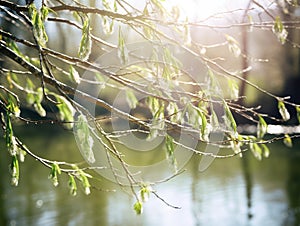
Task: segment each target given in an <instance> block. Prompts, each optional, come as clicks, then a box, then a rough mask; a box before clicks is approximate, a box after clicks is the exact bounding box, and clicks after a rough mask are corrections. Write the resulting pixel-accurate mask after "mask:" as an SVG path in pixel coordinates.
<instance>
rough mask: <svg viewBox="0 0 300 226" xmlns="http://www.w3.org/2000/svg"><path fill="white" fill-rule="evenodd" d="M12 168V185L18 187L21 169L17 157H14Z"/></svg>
mask: <svg viewBox="0 0 300 226" xmlns="http://www.w3.org/2000/svg"><path fill="white" fill-rule="evenodd" d="M10 167H11V184H12V185H13V186H18V183H19V177H20V169H19V161H18V158H17V156H16V155H13V156H12V162H11V165H10Z"/></svg>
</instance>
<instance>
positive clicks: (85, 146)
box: [75, 114, 96, 163]
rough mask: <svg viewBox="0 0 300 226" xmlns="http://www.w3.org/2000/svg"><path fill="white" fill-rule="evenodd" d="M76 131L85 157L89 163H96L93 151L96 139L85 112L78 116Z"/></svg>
mask: <svg viewBox="0 0 300 226" xmlns="http://www.w3.org/2000/svg"><path fill="white" fill-rule="evenodd" d="M75 131H76V135H77V138H78V141H79V142H78V144H79V145H80V146H81V147H82V150H83V155H84V157H85V158H86V159H87V161H88V162H89V163H94V162H95V161H96V160H95V156H94V153H93V146H94V140H93V138H92V136H91V132H90V128H89V124H88V120H87V118H86V116H84V115H83V114H80V115H79V116H78V119H77V123H76V130H75Z"/></svg>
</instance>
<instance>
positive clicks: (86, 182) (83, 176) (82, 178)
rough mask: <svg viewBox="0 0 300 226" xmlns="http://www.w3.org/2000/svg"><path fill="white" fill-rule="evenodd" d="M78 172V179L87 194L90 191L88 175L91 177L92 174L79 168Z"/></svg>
mask: <svg viewBox="0 0 300 226" xmlns="http://www.w3.org/2000/svg"><path fill="white" fill-rule="evenodd" d="M78 173H79V179H80V181H81V183H82V186H83V188H84V193H85V194H86V195H89V194H90V193H91V185H90V182H89V179H88V177H92V176H91V175H89V174H87V173H85V172H84V171H83V170H81V169H79V170H78Z"/></svg>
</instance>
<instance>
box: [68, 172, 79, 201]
mask: <svg viewBox="0 0 300 226" xmlns="http://www.w3.org/2000/svg"><path fill="white" fill-rule="evenodd" d="M69 188H70V194H71V195H72V196H76V194H77V185H76V181H75V178H74V176H73V175H71V174H70V175H69Z"/></svg>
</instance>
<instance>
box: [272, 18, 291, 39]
mask: <svg viewBox="0 0 300 226" xmlns="http://www.w3.org/2000/svg"><path fill="white" fill-rule="evenodd" d="M272 31H273V33H274V34H275V35H276V36H277V38H278V40H279V41H280V43H281V44H284V43H285V42H286V39H287V36H288V32H287V30H286V29H285V28H284V26H283V24H282V21H281V18H280V16H277V17H276V19H275V21H274V25H273V27H272Z"/></svg>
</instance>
